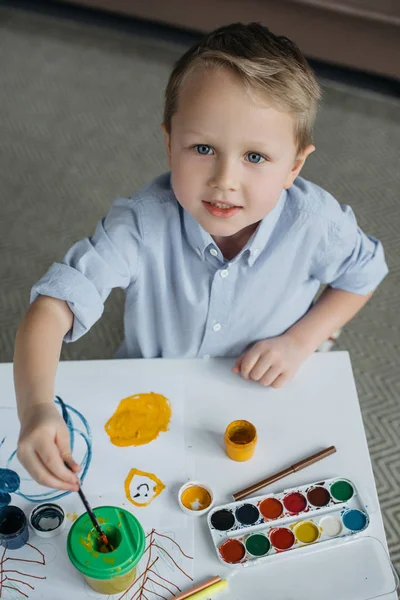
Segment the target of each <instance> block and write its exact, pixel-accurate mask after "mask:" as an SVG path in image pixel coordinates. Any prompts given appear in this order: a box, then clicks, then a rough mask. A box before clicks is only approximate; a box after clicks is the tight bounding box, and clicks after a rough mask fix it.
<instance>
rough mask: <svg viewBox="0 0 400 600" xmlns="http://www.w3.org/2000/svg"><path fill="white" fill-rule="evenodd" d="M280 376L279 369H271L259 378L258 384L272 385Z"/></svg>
mask: <svg viewBox="0 0 400 600" xmlns="http://www.w3.org/2000/svg"><path fill="white" fill-rule="evenodd" d="M280 375H281V369H280V367H271V368H270V369H268V371H267V372H266V373H265V374H264V375H263V377H261V379H260V383H262V385H265V386H268V385H271V384H272V383H274V381H276V380H277V379H278V378H279V377H280Z"/></svg>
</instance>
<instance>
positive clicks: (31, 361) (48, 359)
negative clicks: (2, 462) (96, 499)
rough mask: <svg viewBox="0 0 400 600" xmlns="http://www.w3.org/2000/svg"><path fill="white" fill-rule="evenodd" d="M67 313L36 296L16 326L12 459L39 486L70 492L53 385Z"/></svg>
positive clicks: (72, 483)
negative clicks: (16, 431)
mask: <svg viewBox="0 0 400 600" xmlns="http://www.w3.org/2000/svg"><path fill="white" fill-rule="evenodd" d="M72 324H73V314H72V312H71V310H70V309H69V307H68V304H67V303H66V302H64V301H62V300H57V299H55V298H50V297H48V296H39V297H38V299H37V300H35V302H33V304H32V305H31V306H30V307H29V309H28V311H27V313H26V314H25V316H24V318H23V319H22V321H21V324H20V326H19V327H18V331H17V336H16V343H15V352H14V384H15V393H16V399H17V406H18V416H19V419H20V421H21V433H20V439H19V443H18V458H19V460H20V461H21V462H22V464H23V465H24V466H25V467H26V468H27V470H28V471H29V472H30V473H31V475H32V476H33V477H34V478H35V479H36V480H37V481H39V483H41V484H43V485H47V486H50V487H55V488H58V489H75V488H76V481H77V478H76V475H74V474H73V473H71V471H69V470H68V469H67V468H66V467H65V466H64V462H63V461H64V460H67V461H68V462H69V463H70V464H71V466H72V467H73V469H74V470H75V471H77V470H78V468H79V467H78V465H76V463H74V461H73V460H72V457H71V454H70V445H69V434H68V430H67V428H66V426H65V423H64V421H63V419H62V417H61V415H60V414H59V412H58V410H57V409H56V407H55V405H54V381H55V376H56V370H57V366H58V361H59V357H60V352H61V345H62V341H63V338H64V336H65V334H66V333H67V332H68V331H69V330H70V329H71V327H72Z"/></svg>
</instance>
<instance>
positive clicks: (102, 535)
mask: <svg viewBox="0 0 400 600" xmlns="http://www.w3.org/2000/svg"><path fill="white" fill-rule="evenodd" d="M64 465H65V466H66V467H67V469H69V470H70V471H72V469H71V467H70V466H69V464H68V463H66V462H64ZM78 494H79V498H80V499H81V500H82V502H83V505H84V507H85V509H86V512H87V514H88V515H89V517H90V520H91V521H92V523H93V527H94V528H95V529H96V531H97V533H98V535H99V538H100V539H101V541H102V542H103V544H104V545H105V546H106V548H107V550H108V551H109V552H112V551H113V550H114V548H113V547H112V545H111V544H110V542H109V541H108V537H107V536H106V534H105V533H104V531H103V530H102V528H101V527H100V523H99V522H98V520H97V518H96V515H95V514H94V512H93V509H92V508H91V506H90V504H89V502H88V501H87V498H86V496H85V494H84V493H83V492H82V486H81V483H80V481H79V490H78Z"/></svg>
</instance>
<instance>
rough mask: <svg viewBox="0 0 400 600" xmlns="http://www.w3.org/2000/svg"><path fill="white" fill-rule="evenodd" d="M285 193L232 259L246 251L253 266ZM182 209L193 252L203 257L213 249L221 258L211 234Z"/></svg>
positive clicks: (266, 241) (271, 228)
mask: <svg viewBox="0 0 400 600" xmlns="http://www.w3.org/2000/svg"><path fill="white" fill-rule="evenodd" d="M286 195H287V192H286V190H283V191H282V193H281V195H280V197H279V200H278V202H277V203H276V205H275V206H274V208H273V209H272V210H271V212H270V213H269V214H268V215H267V216H266V217H264V218H263V219H262V221H261V222H260V224H259V226H258V227H257V229H256V231H255V232H254V234H253V235H252V236H251V238H250V239H249V241H248V242H247V244H246V246H245V247H244V248H243V250H241V252H240V253H239V254H238V256H237V257H235V259H233V260H236V259H238V258H239V257H240V256H242V255H243V254H244V253H247V255H248V264H249V265H250V266H253V264H254V263H255V261H256V260H257V258H258V257H259V256H260V254H261V253H262V251H263V249H264V248H265V246H266V245H267V243H268V240H269V238H270V237H271V234H272V232H273V230H274V227H275V225H276V224H277V222H278V219H279V217H280V215H281V212H282V209H283V207H284V205H285V200H286ZM182 211H183V225H184V230H185V234H186V238H187V241H188V243H189V245H190V246H191V247H192V248H193V250H195V252H197V254H198V255H199V256H201V258H204V256H205V253H206V252H207V251H208V252H209V251H210V250H212V249H215V250H216V251H217V252H218V256H219V257H220V258H221V259H222V254H221V251H220V249H219V248H218V246H217V244H216V243H215V242H214V240H213V238H212V237H211V235H210V234H209V233H207V232H206V231H205V230H204V229H203V228H202V227H201V225H200V224H199V223H198V222H197V221H196V219H195V218H194V217H193V216H192V215H191V214H190V213H189V212H187V211H186V210H185V209H184V208H182Z"/></svg>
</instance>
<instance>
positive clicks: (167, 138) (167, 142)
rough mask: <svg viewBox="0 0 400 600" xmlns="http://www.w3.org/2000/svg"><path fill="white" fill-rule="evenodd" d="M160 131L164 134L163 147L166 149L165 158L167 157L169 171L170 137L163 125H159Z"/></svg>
mask: <svg viewBox="0 0 400 600" xmlns="http://www.w3.org/2000/svg"><path fill="white" fill-rule="evenodd" d="M161 129H162V131H163V134H164V138H165V147H166V149H167V156H168V165H169V168H170V169H171V168H172V167H171V136H170V135H169V133H168V131H167V128H166V127H165V123H161Z"/></svg>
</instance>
